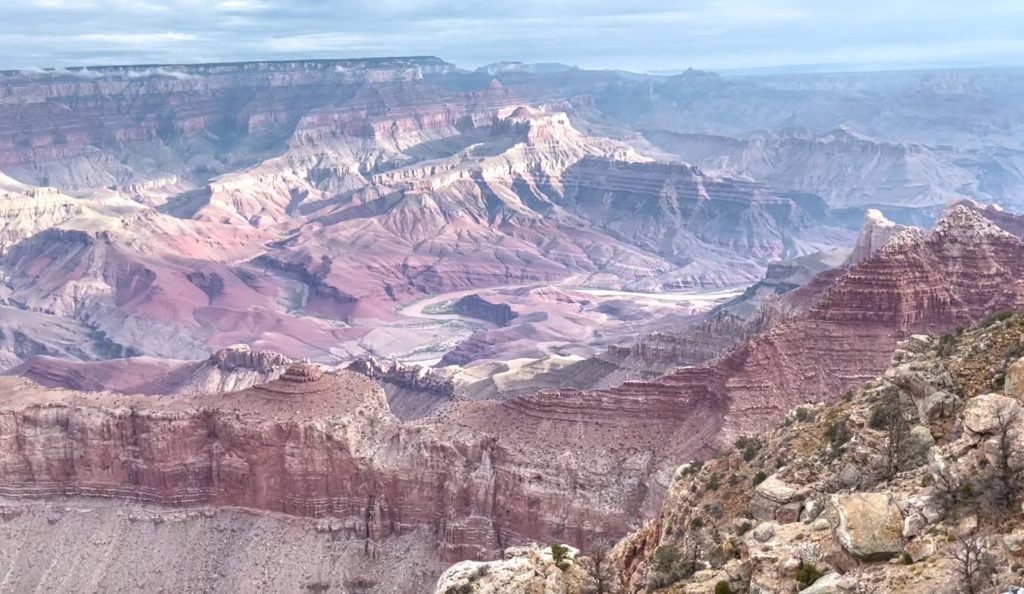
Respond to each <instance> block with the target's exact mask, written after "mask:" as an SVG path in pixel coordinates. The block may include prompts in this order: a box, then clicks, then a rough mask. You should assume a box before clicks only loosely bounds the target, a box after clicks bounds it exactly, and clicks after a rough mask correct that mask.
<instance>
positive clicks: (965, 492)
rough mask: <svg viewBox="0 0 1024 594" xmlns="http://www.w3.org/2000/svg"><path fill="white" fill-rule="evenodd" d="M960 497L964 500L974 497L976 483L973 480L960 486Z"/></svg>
mask: <svg viewBox="0 0 1024 594" xmlns="http://www.w3.org/2000/svg"><path fill="white" fill-rule="evenodd" d="M960 499H962V500H963V501H969V500H971V499H974V485H972V484H971V481H966V482H964V484H963V486H961V487H960Z"/></svg>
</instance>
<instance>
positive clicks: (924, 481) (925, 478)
mask: <svg viewBox="0 0 1024 594" xmlns="http://www.w3.org/2000/svg"><path fill="white" fill-rule="evenodd" d="M932 480H933V479H932V475H930V474H925V475H922V476H921V486H922V487H929V486H931V484H932Z"/></svg>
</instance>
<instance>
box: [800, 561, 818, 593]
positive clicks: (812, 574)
mask: <svg viewBox="0 0 1024 594" xmlns="http://www.w3.org/2000/svg"><path fill="white" fill-rule="evenodd" d="M823 575H825V574H824V573H822V572H821V571H820V570H819V569H818V568H817V567H815V566H814V565H812V564H810V563H803V564H801V565H800V567H799V568H797V570H796V581H797V582H798V583H799V584H800V589H801V590H803V589H804V588H809V587H810V586H811V584H813V583H814V582H816V581H818V578H820V577H821V576H823Z"/></svg>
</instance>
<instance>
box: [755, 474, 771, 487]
mask: <svg viewBox="0 0 1024 594" xmlns="http://www.w3.org/2000/svg"><path fill="white" fill-rule="evenodd" d="M766 478H768V473H767V472H765V471H763V470H758V471H757V474H755V475H754V479H753V483H754V486H755V487H756V486H758V485H760V484H761V483H763V482H764V480H765V479H766Z"/></svg>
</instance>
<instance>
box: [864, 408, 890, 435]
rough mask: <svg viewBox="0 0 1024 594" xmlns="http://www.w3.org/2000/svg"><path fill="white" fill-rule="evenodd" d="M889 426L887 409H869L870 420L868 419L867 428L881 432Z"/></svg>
mask: <svg viewBox="0 0 1024 594" xmlns="http://www.w3.org/2000/svg"><path fill="white" fill-rule="evenodd" d="M888 426H889V407H887V406H885V405H881V406H876V407H874V408H873V409H871V418H870V419H868V427H871V428H872V429H874V430H876V431H881V430H882V429H885V428H886V427H888Z"/></svg>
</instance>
